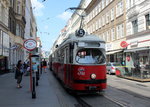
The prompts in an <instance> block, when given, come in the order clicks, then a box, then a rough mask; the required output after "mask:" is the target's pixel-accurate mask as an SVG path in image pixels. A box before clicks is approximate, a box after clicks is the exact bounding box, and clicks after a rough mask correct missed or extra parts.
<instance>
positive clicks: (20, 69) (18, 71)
mask: <svg viewBox="0 0 150 107" xmlns="http://www.w3.org/2000/svg"><path fill="white" fill-rule="evenodd" d="M22 75H23V65H22V61H21V60H19V61H18V63H17V66H16V74H15V78H16V79H17V88H22V86H21V85H20V83H21V81H22Z"/></svg>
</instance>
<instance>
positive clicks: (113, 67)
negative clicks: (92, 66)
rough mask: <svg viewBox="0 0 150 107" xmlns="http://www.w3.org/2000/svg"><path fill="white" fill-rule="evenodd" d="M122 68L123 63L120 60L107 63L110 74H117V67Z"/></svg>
mask: <svg viewBox="0 0 150 107" xmlns="http://www.w3.org/2000/svg"><path fill="white" fill-rule="evenodd" d="M120 68H122V65H121V64H120V63H118V62H108V63H107V65H106V69H107V73H108V74H116V69H120Z"/></svg>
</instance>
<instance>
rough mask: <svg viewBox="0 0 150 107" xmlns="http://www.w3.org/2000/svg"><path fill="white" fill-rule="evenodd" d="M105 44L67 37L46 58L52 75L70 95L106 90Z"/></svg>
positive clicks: (95, 39)
mask: <svg viewBox="0 0 150 107" xmlns="http://www.w3.org/2000/svg"><path fill="white" fill-rule="evenodd" d="M105 59H106V54H105V41H103V40H100V39H99V38H98V37H97V36H94V35H89V34H86V33H85V34H83V35H82V37H81V35H80V36H79V35H78V34H70V35H69V36H68V38H66V39H65V40H64V41H63V42H62V43H61V44H60V45H59V46H58V45H54V47H53V49H52V53H51V55H50V57H49V62H50V69H51V71H52V72H53V73H54V74H55V75H56V76H57V77H58V78H59V79H60V80H61V81H62V82H63V83H64V85H65V88H67V89H71V90H73V91H83V92H84V91H91V92H93V91H94V92H98V91H101V90H103V89H105V88H106V60H105Z"/></svg>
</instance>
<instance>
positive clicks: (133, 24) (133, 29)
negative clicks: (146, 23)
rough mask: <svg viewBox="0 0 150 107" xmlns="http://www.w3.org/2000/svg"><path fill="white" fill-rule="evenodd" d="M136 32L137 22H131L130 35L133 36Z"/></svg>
mask: <svg viewBox="0 0 150 107" xmlns="http://www.w3.org/2000/svg"><path fill="white" fill-rule="evenodd" d="M137 32H138V20H137V19H136V20H134V21H132V34H135V33H137Z"/></svg>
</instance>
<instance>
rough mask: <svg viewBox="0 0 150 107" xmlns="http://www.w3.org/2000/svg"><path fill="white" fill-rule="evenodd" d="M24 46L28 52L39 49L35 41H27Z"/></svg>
mask: <svg viewBox="0 0 150 107" xmlns="http://www.w3.org/2000/svg"><path fill="white" fill-rule="evenodd" d="M23 46H24V48H25V49H26V50H28V51H33V50H34V49H35V48H36V47H37V42H36V40H34V39H27V40H25V41H24V43H23Z"/></svg>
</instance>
